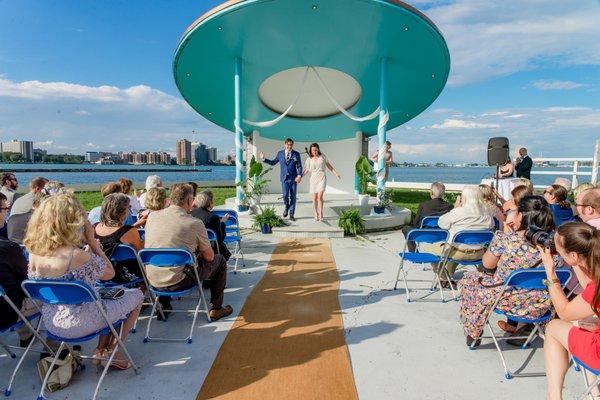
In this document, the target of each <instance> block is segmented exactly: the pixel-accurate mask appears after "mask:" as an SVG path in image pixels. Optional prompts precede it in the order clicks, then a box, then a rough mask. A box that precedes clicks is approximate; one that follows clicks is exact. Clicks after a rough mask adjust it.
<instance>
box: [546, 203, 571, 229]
mask: <svg viewBox="0 0 600 400" xmlns="http://www.w3.org/2000/svg"><path fill="white" fill-rule="evenodd" d="M550 209H551V210H552V215H554V223H555V224H556V226H561V225H562V224H564V223H567V222H572V221H575V216H574V215H573V210H572V209H571V207H567V208H562V207H561V206H559V205H558V204H550Z"/></svg>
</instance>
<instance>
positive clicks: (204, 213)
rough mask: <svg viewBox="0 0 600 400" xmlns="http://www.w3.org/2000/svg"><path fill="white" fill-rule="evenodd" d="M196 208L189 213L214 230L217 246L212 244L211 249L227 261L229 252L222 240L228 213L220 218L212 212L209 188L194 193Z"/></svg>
mask: <svg viewBox="0 0 600 400" xmlns="http://www.w3.org/2000/svg"><path fill="white" fill-rule="evenodd" d="M194 202H195V204H196V208H194V209H193V210H192V212H191V213H190V215H191V216H192V217H194V218H198V219H200V220H202V222H204V226H205V227H206V228H207V229H210V230H212V231H214V232H215V234H216V235H217V244H218V246H213V250H214V251H215V252H217V250H218V252H219V253H220V254H221V255H222V256H223V257H225V260H226V261H229V257H231V252H230V251H229V249H228V248H227V245H226V244H225V243H224V242H223V240H224V239H225V235H226V233H225V222H227V220H228V219H229V215H228V214H225V215H224V216H223V217H222V218H219V216H218V215H216V214H213V212H212V209H213V207H214V206H215V203H214V196H213V192H211V191H210V190H204V191H202V192H200V193H198V194H197V195H196V198H195V200H194Z"/></svg>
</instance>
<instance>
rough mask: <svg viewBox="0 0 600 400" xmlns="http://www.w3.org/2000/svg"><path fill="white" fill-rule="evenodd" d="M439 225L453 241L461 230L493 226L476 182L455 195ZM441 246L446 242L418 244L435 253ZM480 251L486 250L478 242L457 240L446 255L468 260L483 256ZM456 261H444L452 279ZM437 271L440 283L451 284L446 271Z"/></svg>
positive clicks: (483, 228) (437, 252)
mask: <svg viewBox="0 0 600 400" xmlns="http://www.w3.org/2000/svg"><path fill="white" fill-rule="evenodd" d="M438 225H439V227H440V228H442V229H447V230H448V231H449V232H450V237H449V238H448V241H449V242H452V240H453V239H454V236H455V235H456V234H457V233H458V232H460V231H464V230H485V229H492V228H493V226H494V220H493V218H492V215H491V213H490V211H489V209H488V208H487V207H486V205H485V202H484V201H483V195H482V194H481V191H480V190H479V188H478V187H477V186H475V185H466V186H465V187H464V188H463V190H462V192H461V194H460V195H459V196H457V198H456V202H455V203H454V208H453V209H452V210H450V211H448V212H447V213H446V214H444V215H442V216H441V217H440V219H439V221H438ZM444 247H445V243H433V244H426V243H422V244H421V245H420V249H421V250H422V251H424V252H427V253H433V254H437V255H442V251H443V250H444ZM483 253H485V248H483V247H481V246H472V245H466V244H459V245H457V246H454V245H453V246H452V248H451V249H450V253H449V256H450V257H451V258H453V259H455V260H465V261H468V260H478V259H480V258H481V256H483ZM457 265H458V264H457V263H453V262H449V263H447V264H446V269H447V270H448V275H449V276H450V279H452V276H453V275H454V272H455V271H456V267H457ZM433 267H434V269H435V270H436V272H438V273H439V272H441V271H438V265H437V264H436V265H434V266H433ZM440 275H441V276H440V280H441V281H442V286H444V287H448V286H450V283H448V282H447V281H446V280H445V279H446V276H445V274H440Z"/></svg>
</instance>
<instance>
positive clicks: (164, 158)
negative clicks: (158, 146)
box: [158, 151, 171, 165]
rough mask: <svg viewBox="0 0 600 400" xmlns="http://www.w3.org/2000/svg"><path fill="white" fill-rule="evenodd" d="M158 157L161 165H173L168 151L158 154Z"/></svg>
mask: <svg viewBox="0 0 600 400" xmlns="http://www.w3.org/2000/svg"><path fill="white" fill-rule="evenodd" d="M158 157H159V160H160V163H161V164H167V165H169V164H171V155H170V154H169V153H167V152H166V151H161V152H159V153H158Z"/></svg>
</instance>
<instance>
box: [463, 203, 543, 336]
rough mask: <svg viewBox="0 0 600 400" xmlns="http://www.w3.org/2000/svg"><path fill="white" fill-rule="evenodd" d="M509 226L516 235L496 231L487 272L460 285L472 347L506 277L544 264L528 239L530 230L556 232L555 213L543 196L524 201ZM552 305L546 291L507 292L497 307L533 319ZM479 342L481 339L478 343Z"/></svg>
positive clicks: (472, 275)
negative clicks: (537, 229) (532, 228)
mask: <svg viewBox="0 0 600 400" xmlns="http://www.w3.org/2000/svg"><path fill="white" fill-rule="evenodd" d="M506 224H507V225H508V226H509V227H511V228H512V230H513V232H512V233H504V232H500V231H498V232H496V235H495V236H494V239H492V243H491V244H490V246H489V248H488V249H487V251H486V252H485V254H484V255H483V267H484V268H483V270H484V271H483V272H478V271H474V272H470V273H467V274H466V275H465V277H464V278H463V279H461V281H460V282H459V290H460V295H461V299H460V300H461V303H460V317H461V320H462V321H463V325H464V329H465V333H466V335H467V345H469V346H470V345H471V344H472V343H473V341H475V340H477V338H479V337H480V336H481V333H482V331H483V326H484V324H485V320H486V319H487V316H488V314H489V313H490V312H491V309H492V307H493V305H494V303H495V301H496V299H497V297H498V296H499V295H500V294H501V292H502V290H503V285H504V280H505V279H506V277H507V276H508V275H509V274H510V273H511V272H512V271H514V270H517V269H524V268H533V267H537V266H538V265H540V264H541V255H540V252H539V250H538V249H537V248H536V246H534V245H533V244H532V243H530V242H529V241H528V240H527V239H526V237H525V236H526V235H525V233H526V232H527V230H528V229H529V228H530V227H532V226H536V227H538V228H539V229H540V230H542V231H544V232H548V233H550V232H552V231H553V230H554V219H553V217H552V211H550V207H549V206H548V203H547V202H546V200H544V198H543V197H541V196H527V197H524V198H523V199H521V201H520V202H519V205H518V208H517V209H513V210H509V211H508V212H507V215H506ZM550 306H551V304H550V299H549V298H548V293H547V292H546V291H545V290H544V291H540V290H512V289H511V290H507V291H505V292H504V293H502V298H501V299H500V301H499V302H498V304H497V307H498V308H499V309H501V310H503V311H505V312H507V313H508V314H512V315H527V316H530V317H532V318H537V317H541V316H542V315H544V314H545V313H546V312H547V311H548V309H549V308H550ZM502 322H504V321H502ZM478 343H479V340H477V341H476V343H475V344H476V345H477V344H478Z"/></svg>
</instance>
